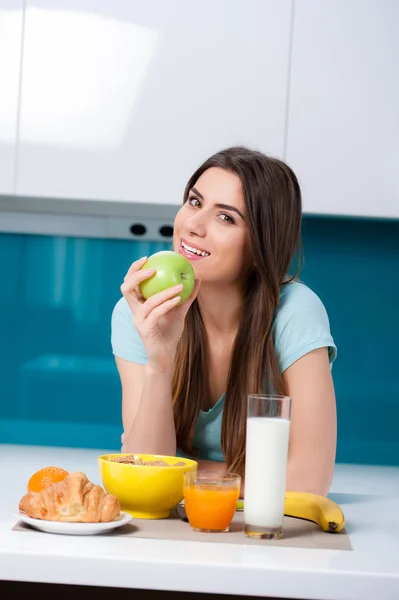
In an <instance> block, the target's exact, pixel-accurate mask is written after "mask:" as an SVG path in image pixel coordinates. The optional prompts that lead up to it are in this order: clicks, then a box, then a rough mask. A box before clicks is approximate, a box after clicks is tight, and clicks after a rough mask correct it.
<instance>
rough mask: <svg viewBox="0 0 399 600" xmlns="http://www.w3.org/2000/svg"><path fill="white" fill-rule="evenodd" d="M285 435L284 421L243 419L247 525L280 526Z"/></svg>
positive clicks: (286, 423)
mask: <svg viewBox="0 0 399 600" xmlns="http://www.w3.org/2000/svg"><path fill="white" fill-rule="evenodd" d="M289 432H290V422H289V420H287V419H279V418H273V417H248V419H247V445H246V459H245V500H244V517H245V523H246V524H248V525H255V526H258V527H281V525H282V518H283V514H284V495H285V486H286V475H287V459H288V442H289Z"/></svg>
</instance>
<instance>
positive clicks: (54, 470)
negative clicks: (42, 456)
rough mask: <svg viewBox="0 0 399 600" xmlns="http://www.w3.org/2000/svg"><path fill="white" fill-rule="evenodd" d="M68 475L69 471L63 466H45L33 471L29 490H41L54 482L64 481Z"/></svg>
mask: <svg viewBox="0 0 399 600" xmlns="http://www.w3.org/2000/svg"><path fill="white" fill-rule="evenodd" d="M67 475H68V471H65V470H64V469H61V467H43V469H39V471H36V473H33V475H32V477H31V478H30V479H29V481H28V492H41V491H42V490H44V489H45V488H47V487H49V486H50V485H53V483H57V482H58V481H62V480H63V479H65V477H66V476H67Z"/></svg>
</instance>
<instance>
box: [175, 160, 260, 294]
mask: <svg viewBox="0 0 399 600" xmlns="http://www.w3.org/2000/svg"><path fill="white" fill-rule="evenodd" d="M173 246H174V250H175V252H179V253H180V254H182V255H183V256H185V257H186V258H188V259H189V260H190V261H191V263H192V265H193V267H194V271H195V274H196V276H197V277H200V278H201V279H202V282H203V283H208V282H212V283H215V284H219V285H226V284H231V283H235V282H237V283H243V282H244V281H245V280H246V278H247V274H248V269H249V267H250V265H251V264H252V259H251V251H250V240H249V233H248V227H247V224H246V221H245V204H244V196H243V191H242V185H241V181H240V179H239V177H238V176H237V175H235V174H234V173H231V172H230V171H226V170H224V169H221V168H219V167H211V168H209V169H207V170H206V171H205V172H204V173H202V175H201V176H200V177H199V178H198V180H197V181H196V183H195V185H194V186H193V187H192V188H191V189H190V191H189V194H188V198H187V200H186V202H185V204H184V205H183V206H182V208H181V209H180V210H179V212H178V213H177V215H176V218H175V223H174V234H173Z"/></svg>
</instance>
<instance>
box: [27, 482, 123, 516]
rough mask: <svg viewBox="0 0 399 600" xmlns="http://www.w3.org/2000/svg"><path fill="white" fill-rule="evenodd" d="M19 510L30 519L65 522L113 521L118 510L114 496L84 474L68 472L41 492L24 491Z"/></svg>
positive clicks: (117, 501)
mask: <svg viewBox="0 0 399 600" xmlns="http://www.w3.org/2000/svg"><path fill="white" fill-rule="evenodd" d="M19 510H20V511H22V512H23V513H25V514H26V515H27V516H28V517H31V518H33V519H44V520H47V521H66V522H69V523H104V522H108V521H113V520H114V519H115V518H116V517H117V516H118V515H119V514H120V510H121V505H120V502H119V500H118V498H117V497H116V496H113V495H112V494H107V493H106V492H104V490H103V489H102V487H101V486H99V485H94V483H92V482H91V481H89V480H88V479H87V477H86V475H85V474H84V473H69V475H67V476H66V477H65V479H64V480H63V481H59V482H58V483H53V485H51V486H49V487H47V488H45V489H44V490H42V491H41V492H28V493H27V494H25V496H24V497H23V498H21V501H20V503H19Z"/></svg>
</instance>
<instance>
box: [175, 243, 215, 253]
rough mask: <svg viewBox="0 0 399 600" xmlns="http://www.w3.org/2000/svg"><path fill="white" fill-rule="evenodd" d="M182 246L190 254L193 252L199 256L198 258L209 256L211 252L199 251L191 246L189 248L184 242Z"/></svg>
mask: <svg viewBox="0 0 399 600" xmlns="http://www.w3.org/2000/svg"><path fill="white" fill-rule="evenodd" d="M181 245H182V246H183V248H184V249H185V250H188V251H189V252H192V253H193V254H198V256H209V252H205V250H197V249H196V248H191V246H188V245H187V244H185V243H184V242H182V243H181Z"/></svg>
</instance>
